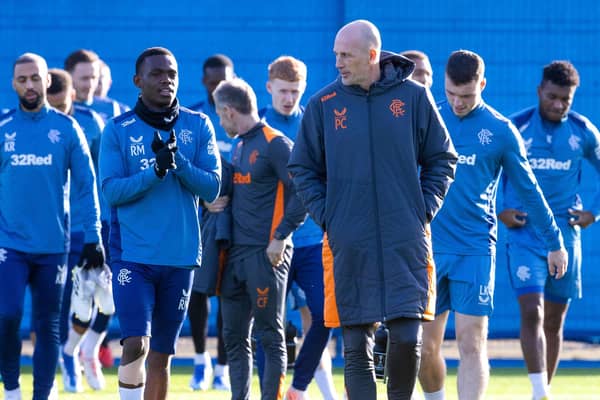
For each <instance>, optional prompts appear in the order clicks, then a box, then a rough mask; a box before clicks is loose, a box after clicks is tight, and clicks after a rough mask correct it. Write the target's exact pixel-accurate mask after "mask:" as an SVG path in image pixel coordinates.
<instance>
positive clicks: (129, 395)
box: [119, 386, 144, 400]
mask: <svg viewBox="0 0 600 400" xmlns="http://www.w3.org/2000/svg"><path fill="white" fill-rule="evenodd" d="M119 397H120V398H121V400H142V399H143V398H144V386H142V387H139V388H135V389H130V388H123V387H120V388H119Z"/></svg>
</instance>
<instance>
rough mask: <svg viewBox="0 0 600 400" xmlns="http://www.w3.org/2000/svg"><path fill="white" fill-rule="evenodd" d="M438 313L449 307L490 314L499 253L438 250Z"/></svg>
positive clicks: (453, 309)
mask: <svg viewBox="0 0 600 400" xmlns="http://www.w3.org/2000/svg"><path fill="white" fill-rule="evenodd" d="M434 260H435V267H436V275H437V301H436V311H435V312H436V315H439V314H441V313H443V312H446V311H448V310H451V311H457V312H459V313H461V314H465V315H474V316H490V315H491V314H492V311H493V310H494V277H495V272H496V256H495V255H487V256H472V255H467V256H463V255H455V254H435V253H434Z"/></svg>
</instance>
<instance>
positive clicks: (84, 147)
mask: <svg viewBox="0 0 600 400" xmlns="http://www.w3.org/2000/svg"><path fill="white" fill-rule="evenodd" d="M50 81H51V79H50V76H49V74H48V66H47V64H46V61H45V60H44V59H43V58H42V57H40V56H38V55H37V54H32V53H26V54H23V55H22V56H20V57H19V58H17V60H16V61H15V63H14V67H13V81H12V85H13V88H14V90H15V92H16V93H17V96H18V98H19V106H18V107H17V108H16V109H15V110H12V111H10V112H9V113H7V114H4V115H3V116H2V118H1V119H0V126H3V129H4V130H5V132H7V133H6V134H4V135H3V136H2V137H0V204H2V208H1V209H0V276H2V279H0V374H1V375H2V378H3V379H4V399H6V400H20V399H21V389H20V386H19V364H20V355H21V354H20V353H21V340H20V338H19V324H20V322H21V318H22V316H23V299H24V297H25V288H26V287H27V286H28V285H29V287H30V290H31V299H32V303H33V307H32V308H33V316H32V321H33V323H32V327H33V331H34V332H35V334H36V338H37V340H36V343H35V350H34V353H33V399H34V400H38V399H39V400H41V399H44V400H46V399H55V398H57V397H56V393H52V394H51V389H52V384H53V382H54V374H55V371H56V364H57V361H58V351H59V317H60V304H61V299H62V294H63V288H64V286H65V282H66V280H67V251H68V245H69V243H68V241H67V239H66V238H68V237H69V210H68V207H66V208H65V205H64V198H65V190H67V191H68V190H69V189H68V188H69V184H68V180H67V177H68V174H67V171H68V170H70V175H71V190H72V191H74V193H75V194H76V196H77V199H78V205H79V206H80V209H81V216H82V217H81V219H82V220H81V223H82V231H83V243H84V244H83V248H82V250H81V257H80V258H79V262H78V264H79V265H81V266H83V267H84V268H99V267H102V266H103V265H104V249H103V247H102V240H101V236H100V206H99V203H98V193H97V190H96V185H95V175H94V171H93V166H92V158H91V156H90V150H89V148H88V144H87V142H86V139H85V136H84V134H83V132H82V131H81V128H80V127H79V125H78V124H77V123H76V122H75V120H74V119H72V118H71V117H69V116H67V115H65V114H62V113H60V112H58V111H56V110H55V109H54V108H52V107H50V106H49V105H48V103H47V102H46V94H47V89H48V86H49V85H50Z"/></svg>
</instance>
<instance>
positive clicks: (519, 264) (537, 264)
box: [508, 244, 582, 304]
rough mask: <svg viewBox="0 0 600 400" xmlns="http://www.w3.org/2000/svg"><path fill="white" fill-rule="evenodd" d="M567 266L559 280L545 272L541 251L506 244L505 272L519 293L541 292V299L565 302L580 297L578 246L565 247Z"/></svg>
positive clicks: (579, 247)
mask: <svg viewBox="0 0 600 400" xmlns="http://www.w3.org/2000/svg"><path fill="white" fill-rule="evenodd" d="M567 252H568V253H569V265H568V267H567V273H566V274H565V276H563V277H562V278H561V279H554V277H552V276H551V275H550V274H549V273H548V261H547V258H546V254H545V252H544V251H541V250H539V249H538V250H535V249H530V248H527V247H523V246H518V245H514V244H511V245H509V246H508V273H509V276H510V283H511V285H512V287H513V289H514V290H515V292H516V293H517V296H521V295H524V294H527V293H544V298H546V299H547V300H550V301H553V302H555V303H561V304H567V303H569V301H570V300H571V299H573V298H575V299H580V298H581V297H582V290H581V284H582V282H581V246H580V245H574V246H573V247H567Z"/></svg>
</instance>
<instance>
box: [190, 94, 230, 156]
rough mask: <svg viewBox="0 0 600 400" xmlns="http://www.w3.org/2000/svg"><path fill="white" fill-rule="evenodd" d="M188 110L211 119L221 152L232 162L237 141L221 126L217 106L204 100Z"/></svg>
mask: <svg viewBox="0 0 600 400" xmlns="http://www.w3.org/2000/svg"><path fill="white" fill-rule="evenodd" d="M188 108H189V109H190V110H193V111H198V112H201V113H204V114H206V116H207V117H208V118H209V119H210V121H211V122H212V124H213V127H214V129H215V137H216V138H217V145H218V146H219V152H220V153H221V156H222V157H223V158H224V159H225V160H227V161H229V162H231V159H232V156H233V150H234V149H235V145H236V143H237V140H236V139H232V138H230V137H229V136H227V133H225V130H224V129H223V128H222V127H221V125H220V124H219V116H218V115H217V111H216V110H215V105H214V104H210V102H209V101H208V100H204V101H200V102H198V103H196V104H194V105H192V106H190V107H188Z"/></svg>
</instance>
